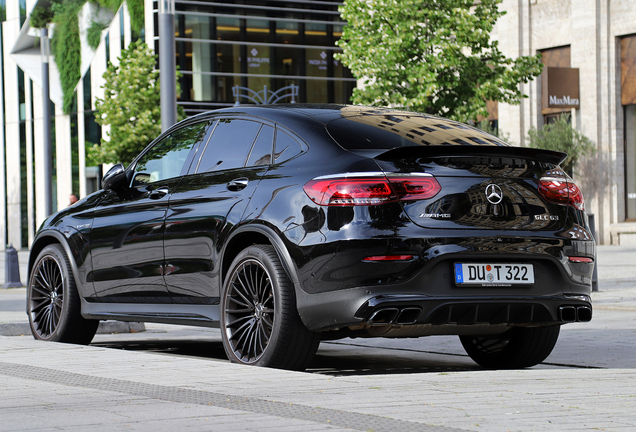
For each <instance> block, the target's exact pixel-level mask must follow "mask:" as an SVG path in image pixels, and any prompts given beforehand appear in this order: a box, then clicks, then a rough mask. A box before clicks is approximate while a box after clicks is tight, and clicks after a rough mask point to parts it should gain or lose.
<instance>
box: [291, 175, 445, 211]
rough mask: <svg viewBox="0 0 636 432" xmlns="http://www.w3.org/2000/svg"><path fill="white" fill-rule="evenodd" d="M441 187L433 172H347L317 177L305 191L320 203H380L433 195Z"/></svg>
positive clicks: (338, 204) (328, 204)
mask: <svg viewBox="0 0 636 432" xmlns="http://www.w3.org/2000/svg"><path fill="white" fill-rule="evenodd" d="M441 189H442V188H441V186H440V185H439V183H438V182H437V180H435V177H433V176H432V175H430V174H419V175H402V174H389V175H388V176H384V175H382V174H372V175H364V174H359V175H358V174H343V175H337V176H326V177H317V178H315V179H313V180H311V181H309V182H307V184H306V185H305V186H304V190H305V193H306V194H307V196H309V198H311V199H312V201H313V202H315V203H316V204H318V205H322V206H354V205H378V204H384V203H387V202H392V201H410V200H421V199H428V198H432V197H434V196H435V195H437V193H438V192H439V191H440V190H441Z"/></svg>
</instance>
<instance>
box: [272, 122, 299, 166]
mask: <svg viewBox="0 0 636 432" xmlns="http://www.w3.org/2000/svg"><path fill="white" fill-rule="evenodd" d="M300 152H301V147H300V144H298V141H296V140H295V139H294V138H292V137H291V135H289V134H288V133H287V132H285V131H283V130H281V129H276V148H275V149H274V163H280V162H284V161H286V160H288V159H291V158H292V157H294V156H296V155H297V154H298V153H300Z"/></svg>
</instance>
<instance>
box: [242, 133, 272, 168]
mask: <svg viewBox="0 0 636 432" xmlns="http://www.w3.org/2000/svg"><path fill="white" fill-rule="evenodd" d="M273 141H274V128H273V127H271V126H268V125H263V127H261V131H260V132H259V133H258V137H257V138H256V141H255V142H254V146H253V147H252V151H251V152H250V156H249V158H248V160H247V166H263V165H269V164H270V163H271V162H272V144H273Z"/></svg>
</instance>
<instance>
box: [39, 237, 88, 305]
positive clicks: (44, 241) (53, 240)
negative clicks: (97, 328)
mask: <svg viewBox="0 0 636 432" xmlns="http://www.w3.org/2000/svg"><path fill="white" fill-rule="evenodd" d="M51 244H59V245H60V246H62V248H64V252H65V253H66V256H67V257H68V259H69V261H70V263H71V271H72V272H73V278H75V284H76V285H77V286H78V288H79V287H80V286H82V285H83V283H82V281H81V280H80V278H79V269H78V268H77V262H76V260H75V255H73V251H72V250H71V247H70V246H69V244H68V242H67V240H66V237H64V235H63V234H62V233H60V232H58V231H53V230H47V231H43V232H41V233H40V234H39V235H38V236H37V238H36V239H35V240H34V241H33V244H32V245H31V251H30V252H29V265H28V267H27V277H29V278H30V277H31V271H32V270H33V265H34V264H35V260H36V259H37V257H38V255H39V254H40V252H42V250H43V249H44V248H45V247H47V246H48V245H51ZM27 283H28V282H27ZM82 288H83V286H82ZM79 291H80V293H82V292H83V289H80V290H79Z"/></svg>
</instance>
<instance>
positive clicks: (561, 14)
mask: <svg viewBox="0 0 636 432" xmlns="http://www.w3.org/2000/svg"><path fill="white" fill-rule="evenodd" d="M501 8H502V9H503V10H505V11H506V12H507V14H506V15H504V16H503V17H502V18H501V19H500V20H499V21H498V23H497V26H496V29H495V32H494V37H495V38H496V39H497V40H499V44H500V48H501V50H502V51H503V52H504V54H506V55H507V56H509V57H517V56H521V55H532V54H535V53H537V52H541V53H542V54H543V63H544V72H543V74H542V75H541V76H540V77H539V78H538V79H536V80H535V81H533V82H530V83H529V84H526V85H523V90H524V93H525V94H527V95H528V96H529V97H528V98H527V99H525V100H524V101H523V102H522V103H521V105H519V106H510V105H504V104H499V106H498V114H497V115H498V119H497V120H498V125H499V128H500V130H502V131H504V133H508V134H510V136H511V139H512V141H513V142H515V143H517V144H519V143H523V142H524V140H526V138H527V135H528V130H530V128H541V127H542V126H543V125H544V124H545V123H548V122H550V121H552V119H553V118H554V117H555V116H556V115H559V114H561V113H564V112H565V113H569V114H571V121H572V125H573V126H574V127H575V128H576V129H578V130H580V131H582V132H583V133H584V134H585V135H586V136H587V137H589V138H590V139H591V140H592V141H594V142H595V143H596V146H597V152H596V155H595V156H592V157H589V158H586V159H585V160H584V161H582V162H581V163H580V164H579V166H578V167H577V168H576V169H575V173H574V174H575V180H576V182H577V184H578V185H579V186H580V187H581V190H582V191H583V194H584V196H585V199H586V207H587V211H588V213H591V214H594V219H595V225H596V238H597V242H598V243H601V244H636V1H634V0H566V1H563V0H504V1H503V3H502V5H501ZM555 91H556V92H558V91H561V93H560V94H557V93H555ZM566 93H570V94H566Z"/></svg>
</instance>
